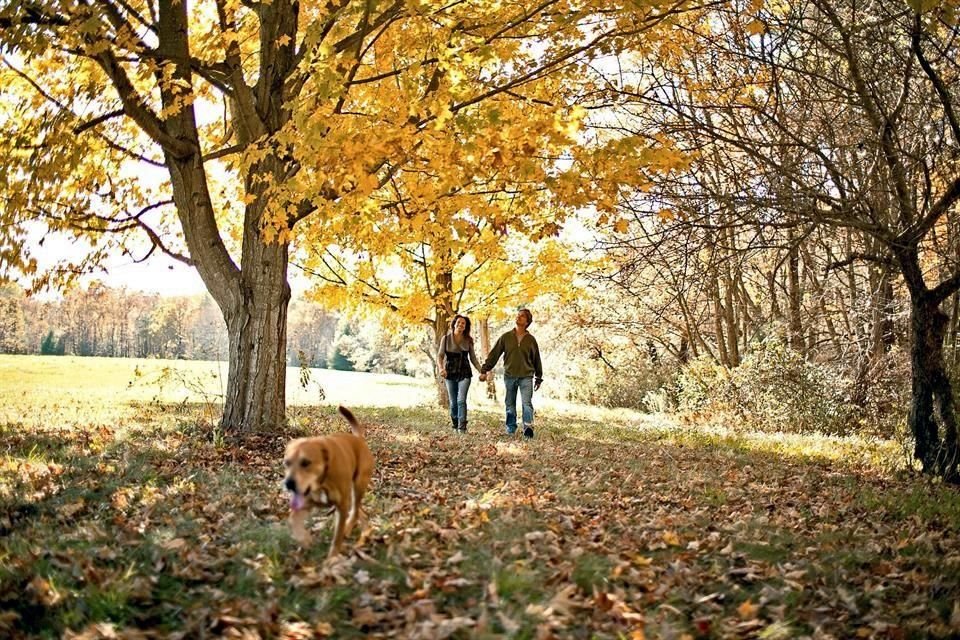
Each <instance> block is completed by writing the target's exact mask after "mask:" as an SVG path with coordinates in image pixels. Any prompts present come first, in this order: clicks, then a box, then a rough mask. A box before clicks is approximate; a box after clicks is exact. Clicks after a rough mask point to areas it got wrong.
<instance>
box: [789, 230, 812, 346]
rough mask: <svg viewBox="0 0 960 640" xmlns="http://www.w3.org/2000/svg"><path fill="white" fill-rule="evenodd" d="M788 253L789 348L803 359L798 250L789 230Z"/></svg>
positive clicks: (804, 344) (792, 233) (792, 232)
mask: <svg viewBox="0 0 960 640" xmlns="http://www.w3.org/2000/svg"><path fill="white" fill-rule="evenodd" d="M790 231H791V232H790V236H791V237H790V242H791V247H790V253H789V254H788V256H787V291H788V296H787V299H788V301H789V304H790V346H791V347H793V349H794V350H795V351H797V352H798V353H799V354H800V355H802V356H803V357H806V355H807V354H806V351H807V349H806V346H807V345H806V342H805V341H804V339H803V308H802V306H801V304H800V303H801V296H802V293H801V291H800V250H799V248H798V247H797V246H796V244H795V242H796V241H795V239H794V238H793V235H794V231H793V229H792V228H791V230H790Z"/></svg>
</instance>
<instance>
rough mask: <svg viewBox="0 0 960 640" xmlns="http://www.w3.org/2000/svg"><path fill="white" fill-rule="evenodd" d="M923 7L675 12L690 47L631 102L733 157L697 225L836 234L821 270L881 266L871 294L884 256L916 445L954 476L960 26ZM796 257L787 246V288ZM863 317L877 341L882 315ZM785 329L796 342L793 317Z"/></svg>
mask: <svg viewBox="0 0 960 640" xmlns="http://www.w3.org/2000/svg"><path fill="white" fill-rule="evenodd" d="M925 7H926V9H927V10H925V11H923V12H918V11H917V10H915V8H912V7H911V6H908V5H907V4H903V3H901V2H899V1H895V0H884V1H882V2H875V3H868V4H862V3H858V2H852V1H851V2H848V1H846V0H813V1H812V2H809V3H804V4H802V5H791V6H785V5H777V6H776V7H773V6H771V7H770V8H769V9H767V8H765V5H764V3H762V2H756V3H734V4H732V5H730V6H729V7H723V6H720V7H714V8H711V9H709V10H707V12H706V13H705V14H704V16H703V17H702V19H699V20H693V19H691V20H689V21H687V22H686V23H685V25H684V27H683V29H682V32H683V33H684V37H685V38H686V42H687V43H688V45H689V46H687V47H686V48H685V49H684V51H685V52H686V55H684V54H680V53H678V52H674V55H672V56H671V55H669V53H670V52H667V54H663V53H661V55H659V57H658V59H657V61H656V64H657V65H659V66H661V67H662V68H664V69H666V71H665V72H664V73H663V75H662V80H663V82H662V84H660V85H658V86H657V87H656V89H655V90H652V91H647V92H645V93H644V94H643V96H642V100H639V101H638V102H644V103H645V104H646V105H647V106H649V105H651V104H653V105H656V106H657V107H658V108H660V109H662V112H663V113H669V114H670V116H669V119H670V126H673V127H677V128H682V129H684V130H686V131H691V132H696V138H697V139H698V144H697V145H696V152H697V155H698V158H699V161H700V162H709V163H712V164H713V165H714V166H716V165H720V164H725V165H726V166H734V167H737V168H738V171H737V172H736V175H735V176H731V178H732V179H734V180H735V181H736V182H735V183H733V182H732V183H731V184H737V185H738V188H736V189H734V190H733V191H727V192H726V194H721V193H720V192H718V191H717V190H716V189H712V190H711V191H710V192H709V193H708V194H707V195H708V197H706V198H704V199H703V202H704V204H705V205H706V208H705V209H704V210H702V211H699V212H697V213H698V214H699V215H703V214H704V213H705V212H706V213H707V214H709V216H710V218H709V219H708V218H703V220H704V221H705V222H706V223H707V225H706V226H707V227H712V228H717V227H718V225H715V224H714V221H715V220H717V219H718V218H717V217H716V216H717V215H723V216H724V218H723V224H722V225H719V226H720V227H726V228H729V227H730V225H736V226H738V227H742V226H743V225H749V226H752V227H755V228H757V229H761V230H762V229H770V230H781V231H786V232H787V241H788V242H787V243H784V244H783V245H782V246H783V247H784V248H785V249H786V250H787V251H788V252H789V251H795V250H796V249H800V248H802V247H803V246H804V244H802V243H801V242H800V241H801V239H802V238H805V237H810V236H812V235H815V234H823V235H825V236H826V235H832V236H833V237H834V238H835V239H836V241H834V242H833V243H832V244H831V245H827V246H831V247H832V249H833V250H834V251H836V253H834V254H833V255H827V256H826V257H825V261H826V263H827V266H828V267H829V268H830V269H831V270H837V269H843V268H845V267H849V266H850V265H851V264H853V263H855V262H860V261H868V262H872V263H874V264H875V265H878V266H879V267H880V268H879V269H877V272H876V273H877V277H876V278H873V277H871V281H870V284H871V286H873V287H875V290H874V291H870V295H876V296H877V307H878V308H883V306H884V305H885V303H884V302H883V300H889V298H890V297H891V293H890V283H889V280H885V276H884V275H883V273H884V272H885V271H884V268H887V269H888V270H889V269H891V268H892V269H895V270H896V272H898V273H899V275H900V276H901V277H902V279H903V283H904V286H905V288H906V291H907V293H908V295H909V300H910V326H911V329H910V338H911V339H910V343H911V358H912V405H911V408H910V417H909V422H910V425H911V428H912V431H913V435H914V438H915V450H914V455H915V457H916V458H917V459H918V460H919V461H920V463H921V464H922V466H923V469H924V470H925V471H926V472H929V473H933V474H936V475H940V476H942V477H944V478H947V479H949V480H951V481H960V474H958V464H960V448H958V438H957V416H956V411H955V402H954V395H953V389H952V384H951V381H950V378H949V375H948V372H947V370H946V367H945V362H944V354H943V345H944V338H945V333H946V329H947V325H948V322H947V320H948V316H947V314H946V313H945V311H944V309H943V308H942V306H943V303H944V301H946V300H947V299H948V298H949V297H950V296H951V295H954V294H955V293H956V292H957V290H958V288H960V264H958V261H957V259H956V253H955V246H956V245H955V244H954V245H949V243H945V242H944V241H943V238H948V237H950V236H951V235H952V234H955V231H954V232H951V231H950V230H951V229H956V221H955V218H956V215H957V208H958V202H960V165H958V164H957V154H956V149H957V148H958V146H960V111H958V110H960V89H958V87H960V68H958V67H957V64H956V60H957V59H958V55H960V51H958V50H957V42H958V35H960V31H958V27H957V23H956V20H955V19H954V17H953V15H954V14H953V12H952V10H950V8H949V7H946V8H941V7H939V6H932V7H927V6H926V5H925ZM714 151H719V153H717V154H716V159H715V160H714V159H712V158H711V154H712V153H713V152H714ZM718 195H724V197H717V196H718ZM791 229H792V231H790V230H791ZM758 237H759V238H761V239H762V236H758ZM791 238H792V240H791ZM844 238H847V241H846V242H844V241H843V239H844ZM949 246H953V247H954V250H953V252H951V251H950V250H949V248H948V247H949ZM838 248H839V250H837V249H838ZM799 258H800V256H799V255H798V254H797V253H796V252H794V253H792V254H789V253H788V255H787V261H788V262H787V265H788V269H790V270H795V271H794V273H793V274H792V275H791V280H793V283H792V284H791V285H789V286H790V287H792V288H794V290H796V289H797V287H799V284H800V281H799V271H798V267H799V264H800V262H799ZM808 262H809V263H811V264H813V263H814V261H812V260H810V261H808ZM794 265H797V266H794ZM888 277H889V276H886V278H888ZM852 290H853V287H851V291H852ZM796 302H798V300H796V299H794V300H790V306H792V307H794V308H796ZM874 326H875V327H876V330H877V332H878V336H880V339H879V340H878V341H876V344H877V345H882V344H883V339H882V336H883V335H884V333H885V329H883V326H884V323H883V322H880V321H878V322H876V323H874ZM791 331H792V332H793V333H795V334H796V335H795V336H793V340H794V341H795V343H797V344H799V343H800V341H801V340H802V338H803V334H804V330H803V327H802V326H800V325H797V324H792V325H791Z"/></svg>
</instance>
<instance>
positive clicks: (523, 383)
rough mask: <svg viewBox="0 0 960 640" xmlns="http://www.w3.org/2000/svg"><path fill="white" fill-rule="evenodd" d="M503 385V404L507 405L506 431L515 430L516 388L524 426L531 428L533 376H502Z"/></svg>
mask: <svg viewBox="0 0 960 640" xmlns="http://www.w3.org/2000/svg"><path fill="white" fill-rule="evenodd" d="M503 385H504V387H506V393H505V394H504V404H505V405H506V407H507V433H514V432H516V430H517V390H518V389H519V390H520V405H521V407H522V409H523V426H524V428H526V427H530V428H533V376H528V377H526V378H514V377H513V376H507V375H505V376H503Z"/></svg>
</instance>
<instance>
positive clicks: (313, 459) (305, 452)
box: [283, 438, 330, 511]
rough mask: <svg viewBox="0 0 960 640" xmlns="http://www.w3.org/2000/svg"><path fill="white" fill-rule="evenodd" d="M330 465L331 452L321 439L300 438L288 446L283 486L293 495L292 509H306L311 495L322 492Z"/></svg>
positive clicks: (284, 460)
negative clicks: (285, 475) (321, 488)
mask: <svg viewBox="0 0 960 640" xmlns="http://www.w3.org/2000/svg"><path fill="white" fill-rule="evenodd" d="M329 463H330V452H329V451H328V450H327V446H326V443H324V442H323V440H322V439H321V438H300V439H298V440H293V441H292V442H290V444H288V445H287V451H286V453H284V455H283V466H284V467H285V468H286V472H287V477H286V479H285V480H284V482H283V486H284V487H286V488H287V490H288V491H290V493H291V496H290V508H291V509H293V510H294V511H299V510H300V509H302V508H304V507H305V506H306V504H307V500H308V499H309V497H310V494H311V493H316V492H318V491H319V490H320V487H321V485H322V484H323V480H324V478H325V477H326V475H327V465H328V464H329Z"/></svg>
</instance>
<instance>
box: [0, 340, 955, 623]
mask: <svg viewBox="0 0 960 640" xmlns="http://www.w3.org/2000/svg"><path fill="white" fill-rule="evenodd" d="M222 367H223V365H218V364H216V363H209V362H179V361H160V360H125V359H99V358H70V357H45V358H44V357H28V356H0V636H2V637H14V638H20V637H41V638H56V637H66V638H213V637H236V638H258V637H261V638H314V637H336V638H363V637H396V638H425V639H428V638H429V639H433V638H584V639H587V638H633V639H638V638H727V637H745V638H747V637H755V638H765V639H777V638H784V639H785V638H798V637H810V638H924V637H944V638H946V637H957V636H958V635H960V494H958V492H957V490H956V489H955V488H951V487H947V486H944V485H942V484H937V483H931V482H929V481H927V480H925V479H922V478H919V477H917V476H915V475H912V474H910V473H908V472H906V471H905V470H904V461H905V456H904V453H903V450H902V446H901V445H899V444H897V443H892V442H887V441H865V440H859V439H855V438H846V439H840V438H827V437H810V436H806V437H801V436H788V435H784V434H775V435H770V434H761V433H743V432H739V431H737V430H734V429H722V428H719V427H717V426H713V427H710V428H707V427H705V426H699V425H697V424H693V423H690V422H684V421H678V420H676V419H673V418H671V417H669V416H646V415H641V414H637V413H633V412H629V411H622V410H620V411H608V410H601V409H595V408H590V407H578V406H573V405H569V404H567V403H564V402H561V401H559V400H551V399H546V400H542V401H541V399H540V398H539V397H538V398H536V399H535V403H537V406H538V409H540V412H539V414H538V416H537V437H536V439H535V440H533V441H529V442H528V441H521V440H519V439H516V438H511V437H507V436H506V435H504V434H503V433H502V427H501V409H500V406H499V404H497V403H495V402H493V401H491V400H487V399H485V398H483V397H482V396H483V391H482V389H480V385H476V384H475V385H474V388H473V389H471V392H470V405H471V409H475V411H473V413H472V414H471V419H470V431H469V433H467V434H465V435H459V434H456V433H453V432H452V431H451V430H450V429H449V428H448V426H447V417H446V415H445V412H444V411H443V410H441V409H438V408H436V407H435V406H434V404H433V398H434V390H433V387H432V384H431V383H430V381H426V380H414V379H411V378H403V377H400V376H391V375H375V374H362V373H346V372H336V371H326V370H313V371H311V372H310V376H309V380H308V381H307V384H306V385H301V384H300V371H299V370H297V369H290V370H289V372H288V385H287V387H288V398H289V409H288V413H289V416H290V422H289V425H287V426H286V427H283V428H278V431H277V433H273V434H264V435H255V436H250V437H248V438H245V439H235V438H234V437H233V436H232V434H224V433H220V432H219V430H218V429H217V428H216V418H217V411H218V406H217V401H216V398H217V394H219V393H221V391H222V389H223V387H224V386H225V381H224V378H223V376H224V375H225V374H224V373H222V372H223V371H225V367H223V368H222ZM548 386H549V381H548V383H547V385H546V386H545V390H546V389H547V388H548ZM321 388H322V390H323V393H321V391H320V389H321ZM498 393H500V394H502V386H500V387H498ZM337 404H344V405H347V406H350V407H351V408H352V409H353V410H354V412H355V413H356V414H357V416H358V417H359V418H360V419H361V420H362V421H364V422H365V423H367V425H368V440H369V443H370V446H371V449H372V450H373V454H374V457H375V458H376V464H377V468H376V473H375V475H374V480H373V486H372V490H371V493H370V495H369V496H368V498H367V502H366V510H367V512H368V513H369V516H370V517H369V520H368V521H367V522H366V524H365V526H364V527H363V530H362V532H361V533H360V534H359V536H358V535H357V534H356V533H355V534H354V536H353V537H351V538H350V539H349V540H348V544H347V547H346V552H345V554H344V555H343V556H342V557H341V558H338V559H336V560H334V561H329V562H325V555H326V551H327V545H328V543H329V534H330V526H329V525H330V519H329V518H326V517H316V518H315V519H314V524H315V526H314V529H315V533H316V536H315V538H316V543H315V545H314V546H313V547H311V548H309V549H302V548H299V546H298V545H297V544H296V543H295V542H294V541H293V540H292V538H291V537H290V534H289V532H288V529H287V526H286V523H285V517H286V512H287V508H288V502H287V498H286V496H285V495H284V493H283V491H282V488H281V484H280V482H281V478H282V468H281V464H280V460H281V456H282V451H283V446H284V443H285V442H286V440H287V439H288V438H289V437H292V436H295V435H303V434H319V433H329V432H333V431H336V430H341V429H343V428H344V424H343V422H342V421H341V420H340V419H339V417H338V416H337V414H336V405H337Z"/></svg>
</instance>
